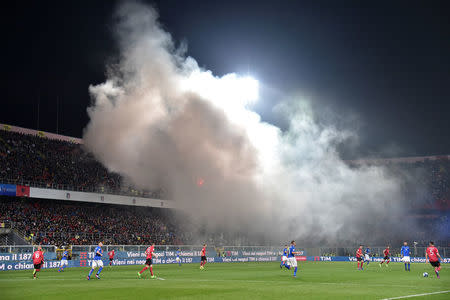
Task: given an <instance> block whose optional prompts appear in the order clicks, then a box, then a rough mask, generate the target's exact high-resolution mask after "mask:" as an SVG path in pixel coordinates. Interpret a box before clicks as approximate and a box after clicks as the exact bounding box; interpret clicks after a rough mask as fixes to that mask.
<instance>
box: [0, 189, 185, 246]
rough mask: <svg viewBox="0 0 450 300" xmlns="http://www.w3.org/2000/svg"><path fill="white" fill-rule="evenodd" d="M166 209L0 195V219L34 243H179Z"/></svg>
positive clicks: (0, 221) (60, 244)
mask: <svg viewBox="0 0 450 300" xmlns="http://www.w3.org/2000/svg"><path fill="white" fill-rule="evenodd" d="M171 220H173V217H171V213H170V212H169V211H168V210H163V209H159V208H146V207H135V206H122V205H108V204H94V203H78V202H77V203H75V202H68V201H53V200H34V199H20V198H14V197H13V198H6V197H2V199H1V201H0V223H11V224H13V226H14V227H15V228H18V229H20V230H21V231H22V232H24V233H25V235H26V236H27V237H28V238H29V239H30V241H32V242H33V243H35V244H42V245H58V246H62V245H91V244H97V243H98V242H99V241H103V243H105V244H115V245H141V244H149V243H150V242H155V243H156V244H158V245H164V244H171V245H176V244H180V243H181V242H182V241H181V240H180V239H179V238H178V237H177V234H176V233H177V229H176V227H175V226H174V225H173V224H172V223H171Z"/></svg>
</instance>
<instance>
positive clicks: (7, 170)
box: [0, 130, 160, 198]
mask: <svg viewBox="0 0 450 300" xmlns="http://www.w3.org/2000/svg"><path fill="white" fill-rule="evenodd" d="M0 181H3V183H13V184H15V183H17V184H29V185H32V186H33V185H34V186H36V185H38V186H44V187H49V188H57V189H70V190H80V191H92V192H102V193H113V194H130V195H133V196H144V197H152V198H159V197H160V193H159V191H151V192H149V191H138V190H137V189H134V188H132V187H130V186H123V184H122V180H121V176H120V175H119V174H116V173H112V172H108V170H107V169H106V168H105V167H104V166H103V165H102V164H100V163H99V162H98V161H96V160H95V159H94V157H93V156H92V155H91V154H90V153H88V152H86V151H84V150H83V147H82V145H80V144H77V143H73V142H68V141H62V140H56V139H48V138H45V137H40V136H36V135H29V134H22V133H17V132H12V131H7V130H0Z"/></svg>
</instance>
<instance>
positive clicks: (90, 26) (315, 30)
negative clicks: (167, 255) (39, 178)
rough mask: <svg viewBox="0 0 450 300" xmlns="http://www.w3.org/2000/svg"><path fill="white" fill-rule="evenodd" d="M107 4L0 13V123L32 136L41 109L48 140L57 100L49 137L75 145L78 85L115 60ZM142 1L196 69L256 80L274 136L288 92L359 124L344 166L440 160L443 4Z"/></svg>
mask: <svg viewBox="0 0 450 300" xmlns="http://www.w3.org/2000/svg"><path fill="white" fill-rule="evenodd" d="M116 3H117V2H115V1H99V0H97V1H16V3H14V1H11V3H9V4H5V5H7V6H5V5H3V9H2V11H3V14H2V15H3V16H2V20H1V23H2V25H1V29H0V30H1V32H2V40H3V43H2V47H1V51H2V75H3V76H2V91H3V94H2V98H1V99H2V100H1V108H0V123H7V124H11V125H17V126H23V127H28V128H37V126H38V113H37V109H38V103H39V111H40V114H39V129H40V130H45V131H50V132H56V130H57V126H56V115H57V114H56V111H57V102H59V107H58V111H59V122H58V131H59V133H61V134H65V135H70V136H76V137H80V136H81V135H82V132H83V128H84V127H85V126H86V124H87V122H88V117H87V113H86V108H87V106H88V105H89V103H90V97H89V94H88V86H89V85H90V84H98V83H101V82H103V81H104V80H105V66H106V65H107V64H108V62H111V61H114V59H116V58H117V56H118V49H117V46H116V44H115V41H114V40H113V34H112V32H113V28H114V26H113V25H114V21H113V20H114V18H113V12H114V9H115V7H116ZM148 3H151V4H154V5H155V6H156V8H157V9H158V11H159V13H160V21H161V23H162V24H163V26H164V28H165V29H166V30H167V31H169V32H170V33H171V34H172V35H173V37H174V39H175V40H176V41H177V42H187V44H188V53H187V54H188V55H190V56H192V57H194V58H195V59H196V60H197V61H198V63H199V64H200V66H202V67H205V68H207V69H209V70H212V71H213V72H214V74H216V75H223V74H226V73H230V72H237V73H241V74H247V73H249V74H251V75H252V76H254V77H255V78H257V79H258V80H259V81H260V82H261V85H262V86H263V89H262V95H261V96H262V97H261V98H262V99H261V100H260V101H259V102H258V104H257V105H256V108H255V109H256V110H257V111H258V112H259V113H260V114H261V115H262V117H263V119H264V120H266V121H269V122H271V123H274V124H276V125H280V126H281V124H279V121H278V120H277V118H278V117H277V115H276V114H275V113H273V111H272V108H273V106H274V105H276V104H277V103H278V102H279V101H280V100H281V99H280V98H281V97H282V96H280V95H289V94H292V93H295V94H298V95H302V96H303V97H306V98H308V99H310V100H311V101H312V102H313V104H314V106H315V107H316V108H319V109H318V111H321V109H320V108H323V107H325V108H326V109H328V110H329V111H330V110H331V111H334V112H336V114H337V115H339V116H340V117H341V118H342V119H344V121H345V119H347V118H348V119H349V120H350V119H351V120H353V119H356V120H358V122H357V128H358V133H359V135H360V137H361V140H360V142H361V144H360V146H359V148H358V151H357V152H356V154H355V153H353V155H354V156H367V155H384V156H392V155H406V156H410V155H436V154H450V134H449V129H450V71H449V70H450V21H449V20H450V15H449V12H450V2H449V1H386V2H385V1H371V3H369V2H368V1H242V0H241V1H211V0H204V1H173V0H165V1H152V2H148ZM57 99H59V101H57ZM323 117H324V118H327V116H326V115H325V116H323ZM344 123H345V122H344Z"/></svg>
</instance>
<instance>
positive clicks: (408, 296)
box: [382, 290, 450, 300]
mask: <svg viewBox="0 0 450 300" xmlns="http://www.w3.org/2000/svg"><path fill="white" fill-rule="evenodd" d="M445 293H450V290H448V291H439V292H432V293H423V294H415V295H406V296H400V297H393V298H384V299H382V300H393V299H404V298H413V297H422V296H428V295H436V294H445Z"/></svg>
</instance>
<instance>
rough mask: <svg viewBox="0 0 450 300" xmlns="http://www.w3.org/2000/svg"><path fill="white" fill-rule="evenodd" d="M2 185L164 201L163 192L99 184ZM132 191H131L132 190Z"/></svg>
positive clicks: (18, 181)
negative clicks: (94, 185) (109, 186)
mask: <svg viewBox="0 0 450 300" xmlns="http://www.w3.org/2000/svg"><path fill="white" fill-rule="evenodd" d="M0 183H5V184H15V185H24V186H30V187H35V188H44V189H55V190H66V191H73V192H86V193H97V194H111V195H123V196H130V197H142V198H151V199H162V195H161V191H141V190H137V189H133V188H129V187H126V188H119V189H111V188H108V187H104V186H102V185H101V184H99V185H98V186H96V187H92V186H90V187H83V186H74V185H69V184H60V183H49V182H43V181H30V180H23V179H12V178H5V177H0ZM130 189H131V190H130Z"/></svg>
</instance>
